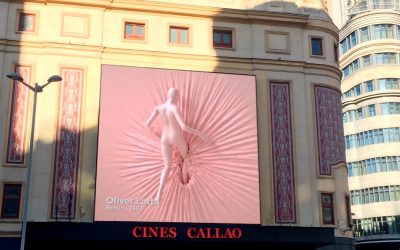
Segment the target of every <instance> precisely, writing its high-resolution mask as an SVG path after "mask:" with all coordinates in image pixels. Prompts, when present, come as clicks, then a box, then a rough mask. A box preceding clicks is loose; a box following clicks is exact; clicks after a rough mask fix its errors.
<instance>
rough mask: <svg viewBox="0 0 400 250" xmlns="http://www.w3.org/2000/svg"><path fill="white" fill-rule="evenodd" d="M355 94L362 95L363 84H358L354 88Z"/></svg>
mask: <svg viewBox="0 0 400 250" xmlns="http://www.w3.org/2000/svg"><path fill="white" fill-rule="evenodd" d="M354 92H355V95H356V96H359V95H361V84H358V85H357V86H355V87H354Z"/></svg>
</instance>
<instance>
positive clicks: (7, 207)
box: [1, 183, 22, 219]
mask: <svg viewBox="0 0 400 250" xmlns="http://www.w3.org/2000/svg"><path fill="white" fill-rule="evenodd" d="M21 187H22V185H21V184H6V183H5V184H4V189H3V202H2V206H1V218H2V219H18V218H19V210H20V203H21Z"/></svg>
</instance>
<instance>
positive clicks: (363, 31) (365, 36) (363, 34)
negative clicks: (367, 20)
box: [361, 27, 371, 42]
mask: <svg viewBox="0 0 400 250" xmlns="http://www.w3.org/2000/svg"><path fill="white" fill-rule="evenodd" d="M370 39H371V37H370V35H369V27H363V28H361V42H366V41H369V40H370Z"/></svg>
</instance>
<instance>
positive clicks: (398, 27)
mask: <svg viewBox="0 0 400 250" xmlns="http://www.w3.org/2000/svg"><path fill="white" fill-rule="evenodd" d="M397 39H400V26H399V25H397Z"/></svg>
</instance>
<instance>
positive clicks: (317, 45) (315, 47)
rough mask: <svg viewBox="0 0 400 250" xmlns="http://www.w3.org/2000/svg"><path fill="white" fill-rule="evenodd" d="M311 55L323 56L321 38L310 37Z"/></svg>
mask: <svg viewBox="0 0 400 250" xmlns="http://www.w3.org/2000/svg"><path fill="white" fill-rule="evenodd" d="M311 55H312V56H323V48H322V38H318V37H311Z"/></svg>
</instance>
